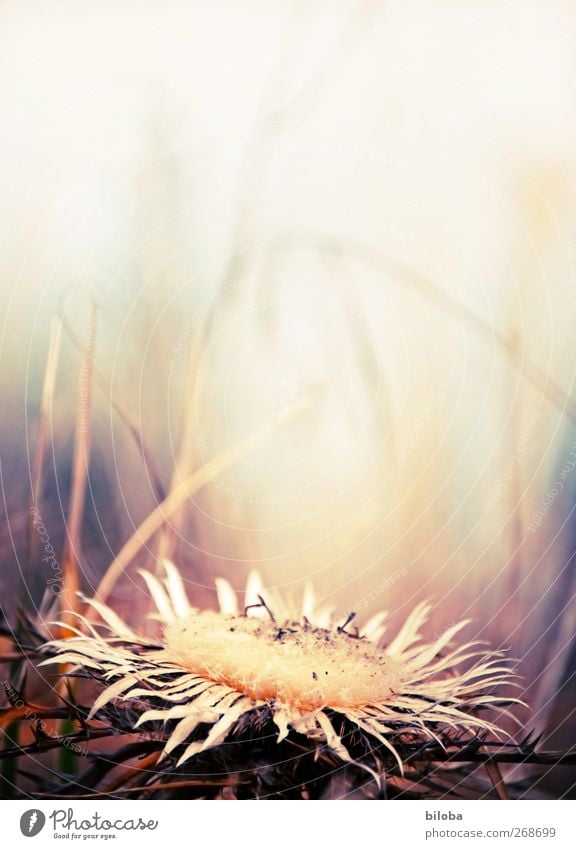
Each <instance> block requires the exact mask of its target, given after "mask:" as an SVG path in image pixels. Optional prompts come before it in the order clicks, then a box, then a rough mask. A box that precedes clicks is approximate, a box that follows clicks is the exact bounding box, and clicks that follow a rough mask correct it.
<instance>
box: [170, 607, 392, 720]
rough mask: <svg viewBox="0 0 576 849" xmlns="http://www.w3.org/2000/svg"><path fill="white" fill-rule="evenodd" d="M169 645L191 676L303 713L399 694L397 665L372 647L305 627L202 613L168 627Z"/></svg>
mask: <svg viewBox="0 0 576 849" xmlns="http://www.w3.org/2000/svg"><path fill="white" fill-rule="evenodd" d="M165 645H166V650H165V655H166V657H167V659H168V660H170V661H172V662H176V663H178V664H179V665H181V666H182V667H183V668H185V669H187V670H188V671H190V672H194V673H197V674H198V675H202V676H203V677H205V678H207V679H209V680H211V681H214V682H215V683H217V684H225V685H227V686H228V687H230V688H232V689H235V690H238V691H239V692H241V693H244V694H245V695H247V696H249V697H250V698H253V699H261V700H265V701H267V700H272V699H275V700H277V701H279V702H282V703H284V704H287V705H290V706H291V707H292V708H293V709H296V710H300V711H309V710H316V709H318V708H322V707H324V706H330V707H332V708H338V707H341V708H352V707H361V706H363V705H368V704H374V703H375V702H383V701H386V699H388V698H389V697H390V696H391V695H392V694H393V693H394V692H395V691H398V690H399V689H400V681H401V675H400V667H399V664H398V663H397V661H395V660H394V659H392V658H390V657H389V656H387V655H386V654H385V653H383V652H382V651H381V650H380V651H379V650H378V649H376V648H375V647H374V646H372V645H371V644H370V643H368V642H367V641H366V640H362V639H356V638H354V637H352V636H350V635H349V634H346V633H343V632H339V631H328V630H325V629H323V628H315V627H313V626H310V625H302V624H301V623H298V622H286V623H284V624H283V625H278V624H275V623H272V622H266V621H264V620H261V619H250V618H246V617H231V616H223V615H222V614H217V613H208V612H207V613H198V614H194V615H192V616H190V617H188V618H187V619H181V620H178V621H177V622H175V623H173V624H171V625H169V626H167V628H166V632H165Z"/></svg>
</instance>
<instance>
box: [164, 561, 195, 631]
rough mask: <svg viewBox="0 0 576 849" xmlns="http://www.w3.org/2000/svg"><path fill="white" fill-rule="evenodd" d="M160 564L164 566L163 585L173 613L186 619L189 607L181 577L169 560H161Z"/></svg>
mask: <svg viewBox="0 0 576 849" xmlns="http://www.w3.org/2000/svg"><path fill="white" fill-rule="evenodd" d="M162 562H163V564H164V569H165V570H166V580H165V581H164V584H165V586H166V589H167V590H168V595H169V596H170V601H171V602H172V607H173V608H174V612H175V613H176V616H179V617H180V618H182V619H186V617H187V616H189V615H190V610H191V607H190V602H189V601H188V595H187V594H186V589H185V587H184V582H183V580H182V576H181V575H180V572H179V571H178V569H177V568H176V566H175V565H174V564H173V563H172V561H171V560H163V561H162Z"/></svg>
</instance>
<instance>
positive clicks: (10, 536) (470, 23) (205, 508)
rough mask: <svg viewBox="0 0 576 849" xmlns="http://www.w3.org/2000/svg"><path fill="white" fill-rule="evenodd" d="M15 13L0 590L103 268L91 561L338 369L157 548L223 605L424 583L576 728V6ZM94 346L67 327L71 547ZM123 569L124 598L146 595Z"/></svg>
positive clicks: (9, 42)
mask: <svg viewBox="0 0 576 849" xmlns="http://www.w3.org/2000/svg"><path fill="white" fill-rule="evenodd" d="M0 16H1V18H2V28H1V35H0V40H1V49H0V77H1V80H2V82H1V86H0V116H1V118H0V121H1V129H0V152H1V180H2V189H1V191H0V237H1V239H2V252H1V260H0V261H1V268H2V285H1V289H0V298H1V304H2V318H3V325H2V336H1V346H2V347H1V367H2V371H1V380H2V397H3V410H2V417H1V420H0V428H1V435H2V485H3V497H4V503H5V510H6V514H7V521H6V522H5V523H4V529H3V530H2V533H1V536H0V543H1V554H2V559H3V562H2V587H3V590H4V592H8V590H9V589H10V588H12V587H13V586H14V585H15V582H16V579H17V578H18V576H19V574H20V571H21V570H22V569H24V554H23V553H24V549H25V527H26V521H27V518H26V517H27V508H28V504H29V502H30V494H31V484H30V477H29V463H30V462H31V457H32V454H33V451H34V446H35V440H36V438H37V427H38V417H39V407H40V398H41V388H42V380H43V375H44V370H45V366H46V357H47V350H48V344H49V333H50V324H51V320H52V317H53V316H54V314H55V313H56V312H57V311H59V310H61V311H63V312H64V315H65V319H66V323H67V327H68V329H71V330H73V332H74V333H75V334H76V336H77V337H78V339H79V340H80V342H81V343H85V340H86V338H87V337H88V334H89V332H90V331H89V305H90V293H91V294H92V295H93V297H94V298H95V299H96V301H97V302H98V306H99V317H98V326H97V332H96V337H95V348H94V350H95V354H94V357H95V359H94V362H95V367H96V369H97V370H98V373H99V375H100V376H101V379H102V385H99V386H95V387H94V394H93V399H92V402H91V406H90V410H89V414H90V420H91V428H92V441H93V444H92V461H91V465H90V475H89V484H90V487H89V492H88V495H87V501H86V508H85V513H84V522H83V536H82V543H83V548H82V552H81V557H80V565H81V568H82V571H83V574H84V578H85V583H86V587H89V586H95V585H96V584H97V583H98V577H99V576H100V575H101V574H102V573H103V571H104V570H105V568H106V566H107V565H108V564H109V562H110V561H111V560H112V558H113V556H114V554H115V553H116V552H117V551H118V549H119V547H120V546H121V545H122V543H123V542H124V541H125V540H126V539H127V537H128V536H129V535H130V533H131V532H132V531H133V530H134V528H135V527H137V526H138V524H139V523H140V522H141V521H142V520H143V519H144V518H145V517H146V515H147V514H148V513H149V512H150V510H152V509H153V508H154V506H155V505H156V504H157V502H158V500H159V498H161V497H162V496H163V495H165V494H166V493H167V492H168V491H169V490H170V487H173V486H175V485H177V483H178V481H179V480H181V479H182V478H184V477H186V476H187V475H189V474H190V473H191V472H192V471H193V470H194V469H195V468H197V467H199V466H200V465H202V464H203V463H206V462H208V461H209V460H210V459H211V458H213V457H215V456H217V455H218V453H219V452H221V451H222V450H224V449H226V448H227V447H228V446H229V445H231V444H239V443H240V442H241V441H242V440H243V439H244V438H245V437H246V436H247V435H248V434H250V433H252V432H253V431H254V430H255V429H257V428H258V427H260V426H261V425H262V424H263V423H266V422H267V421H269V420H270V419H271V418H274V417H278V416H280V415H281V414H282V412H283V411H284V410H285V409H286V407H287V405H290V403H292V402H294V401H296V400H297V399H298V398H299V397H300V396H301V394H302V393H305V392H306V391H307V390H308V389H310V387H313V386H314V387H319V394H318V396H317V398H316V400H315V402H314V403H313V405H312V407H311V408H310V410H308V412H306V413H303V414H302V415H301V416H300V417H299V418H298V419H297V420H295V421H294V422H292V423H288V424H286V425H285V426H282V425H279V426H278V429H277V430H276V431H275V433H274V435H273V436H272V437H270V438H268V439H263V440H262V442H261V443H260V444H259V445H258V446H257V448H256V449H255V450H254V451H252V452H251V453H249V454H248V455H247V456H245V457H241V458H239V459H238V462H236V463H235V464H234V465H232V466H231V467H230V468H229V469H228V470H227V471H225V472H223V473H222V475H221V476H220V477H219V478H218V479H217V480H216V481H215V482H214V483H212V484H211V485H209V486H208V487H206V488H204V489H203V490H201V491H200V492H199V493H198V494H197V495H196V496H195V497H194V498H192V499H190V500H189V501H188V502H187V504H186V505H185V507H184V508H183V509H182V510H180V511H178V512H177V513H175V514H174V515H173V516H172V517H171V520H170V523H169V524H168V525H167V527H166V529H165V532H164V533H163V534H162V535H156V537H155V538H154V539H153V540H152V541H151V543H150V544H148V545H147V546H146V547H144V548H143V551H142V553H141V555H140V556H139V558H138V561H137V562H138V564H139V565H144V564H145V563H146V564H148V565H149V564H150V562H151V561H152V560H153V559H154V558H155V557H156V556H157V555H158V553H159V552H161V553H164V554H170V555H171V556H172V557H173V559H174V560H175V561H176V562H178V563H179V565H181V566H182V568H183V569H184V571H185V574H186V577H187V579H188V580H189V581H190V582H191V591H192V592H195V593H196V594H197V596H198V597H199V598H200V597H202V596H204V597H206V599H209V598H210V592H211V590H210V588H211V587H212V586H213V578H214V576H215V575H218V574H225V575H226V576H227V577H229V578H230V580H232V581H233V583H234V584H235V585H236V586H237V587H238V588H240V587H241V586H242V585H243V583H244V581H245V578H246V575H247V573H248V571H249V569H250V568H251V567H252V566H256V567H258V568H259V569H261V571H262V572H263V573H264V576H265V579H266V581H267V582H268V583H269V584H272V585H274V586H280V587H282V588H284V591H285V592H287V593H288V594H291V595H293V596H294V597H296V596H297V595H298V593H299V592H301V589H302V586H303V583H304V581H305V580H306V579H307V578H311V579H312V580H313V582H314V585H315V586H316V587H317V589H318V590H319V592H320V594H321V595H322V596H327V597H329V598H330V600H331V601H332V602H333V603H334V604H336V605H337V606H338V607H339V608H341V609H343V610H346V611H347V610H349V609H357V610H359V611H360V612H362V615H365V614H366V615H367V614H368V613H369V612H370V611H374V610H377V609H379V608H386V609H388V610H390V611H391V613H392V615H393V617H394V616H397V617H403V616H405V614H406V612H407V611H408V610H409V609H410V608H411V607H412V606H413V604H414V603H415V601H416V600H419V599H421V598H424V597H428V596H431V597H433V598H435V599H436V600H437V601H438V610H437V613H436V619H435V622H434V623H432V627H433V628H439V627H441V626H442V625H445V624H446V623H447V622H451V621H452V620H454V619H455V618H459V617H462V616H471V617H472V618H473V619H474V626H473V627H472V628H471V631H475V632H476V633H478V634H480V635H481V636H482V637H483V638H487V639H489V640H490V642H492V643H493V644H495V645H503V646H507V647H511V648H512V650H513V652H514V653H515V654H516V656H518V657H520V658H522V659H523V673H524V675H525V684H526V685H527V687H528V690H529V693H528V698H530V699H531V701H532V704H533V710H534V716H533V719H532V723H531V724H532V725H534V726H537V727H538V728H539V730H543V729H544V728H546V727H547V728H548V730H549V731H555V730H556V729H558V728H559V726H560V724H561V723H563V722H565V723H570V722H571V719H570V713H569V711H570V709H571V708H566V710H564V709H563V708H562V707H561V705H562V703H563V700H558V699H557V698H556V693H557V691H558V690H559V688H560V687H561V685H562V684H563V683H564V684H566V686H568V683H569V680H570V679H571V675H572V671H573V669H574V658H573V657H571V656H572V654H573V651H574V637H573V635H574V629H575V625H576V608H575V605H574V592H575V589H576V578H575V576H574V568H573V563H572V560H571V556H572V550H573V540H574V536H575V534H574V522H573V518H572V511H573V507H574V503H575V500H574V493H575V485H576V471H574V470H573V469H572V468H571V467H570V461H571V459H572V457H571V454H570V452H571V451H572V450H573V446H574V444H575V443H576V417H575V412H574V406H575V405H574V402H573V401H571V397H573V396H574V387H573V381H574V367H575V365H576V358H575V356H574V354H575V347H574V327H575V319H576V244H575V236H576V232H575V226H574V225H575V222H576V196H575V193H574V185H573V181H574V179H575V177H576V155H575V153H574V150H575V147H574V140H575V132H576V97H575V91H574V88H575V80H576V50H575V36H576V5H575V4H574V2H571V1H570V2H568V0H566V2H562V0H546V2H545V0H533V1H532V2H527V0H522V2H502V0H435V2H411V0H400V2H398V1H397V2H375V0H372V2H364V3H362V2H337V0H326V2H317V0H312V2H311V1H310V0H298V2H285V3H274V2H255V0H248V2H245V3H235V2H233V0H215V2H210V3H207V2H200V0H196V2H194V0H192V2H176V0H166V1H165V2H163V3H157V2H156V3H155V2H145V1H144V0H141V2H139V3H137V4H135V3H132V4H119V3H117V2H108V0H98V2H96V0H93V2H90V0H83V2H80V3H71V2H67V3H60V2H54V0H50V2H46V0H42V2H28V0H19V2H18V3H8V2H3V3H1V4H0ZM80 366H81V355H80V353H79V351H78V349H77V347H75V345H74V344H73V341H72V339H71V337H70V333H69V332H68V330H66V329H65V331H64V334H63V342H62V355H61V360H60V364H59V370H58V377H57V383H56V391H55V400H54V405H53V410H52V414H51V432H50V439H49V450H48V461H49V462H48V468H47V477H46V482H45V487H44V495H43V503H42V512H43V516H44V520H45V524H46V525H47V527H48V530H49V532H50V534H51V536H52V537H53V539H54V541H55V545H57V544H62V543H63V540H64V533H65V523H64V521H63V519H64V518H65V516H66V511H67V509H68V499H69V490H70V474H71V462H72V440H73V431H74V415H75V412H74V411H75V409H76V406H77V396H78V381H79V373H80ZM111 398H112V401H113V402H114V404H117V405H119V406H120V407H121V409H122V410H123V412H124V413H125V415H126V416H127V417H129V418H130V420H131V421H132V422H133V423H134V424H135V426H136V429H137V432H138V438H136V439H135V438H133V434H132V435H131V434H130V433H129V432H128V430H127V428H126V425H125V422H124V421H122V419H121V418H120V417H119V416H118V415H117V412H116V410H115V407H114V406H113V404H112V403H111V400H110V399H111ZM140 442H141V443H142V444H143V445H144V446H145V452H146V455H147V457H148V458H149V459H150V460H151V461H152V464H153V466H154V469H155V474H156V475H157V478H158V485H156V486H155V485H154V484H153V481H152V473H151V469H150V467H149V466H148V467H147V463H146V462H145V461H144V459H143V455H142V451H141V450H140ZM575 453H576V452H575ZM567 464H568V465H567ZM562 470H564V473H563V472H562ZM562 474H563V477H562ZM560 483H561V484H562V486H560ZM551 493H552V494H551ZM535 514H536V518H535ZM127 574H128V578H127V580H128V583H126V582H125V585H124V587H123V588H122V587H120V588H118V593H119V597H120V598H122V597H124V598H127V597H129V598H130V599H132V600H133V599H134V597H135V594H136V593H138V594H142V602H143V603H144V595H143V593H142V590H141V587H140V584H139V581H138V580H136V582H135V583H134V584H132V583H131V582H132V581H133V576H134V574H135V572H134V564H132V565H131V566H130V567H129V569H128V573H127ZM42 580H43V579H42V577H40V578H38V575H37V574H36V573H33V574H30V575H28V576H27V581H28V582H29V585H30V587H31V593H32V595H33V596H34V597H35V598H36V600H37V601H38V600H39V597H41V595H42ZM126 593H128V596H126ZM567 682H568V683H567ZM571 703H572V700H571V699H568V704H569V705H570V704H571ZM559 705H560V707H559ZM558 733H560V731H558Z"/></svg>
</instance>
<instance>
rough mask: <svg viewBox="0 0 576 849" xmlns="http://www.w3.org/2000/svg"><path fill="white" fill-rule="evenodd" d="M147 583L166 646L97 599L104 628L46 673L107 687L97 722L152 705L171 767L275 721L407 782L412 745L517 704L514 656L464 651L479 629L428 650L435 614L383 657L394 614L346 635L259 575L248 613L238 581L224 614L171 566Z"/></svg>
mask: <svg viewBox="0 0 576 849" xmlns="http://www.w3.org/2000/svg"><path fill="white" fill-rule="evenodd" d="M142 575H143V578H144V580H145V581H146V583H147V585H148V588H149V590H150V594H151V596H152V598H153V600H154V603H155V607H156V612H155V614H153V615H154V617H155V618H157V619H159V621H160V623H161V626H162V636H161V638H160V639H159V640H156V641H154V640H152V639H151V638H149V637H147V636H144V635H142V634H139V633H138V632H137V631H135V630H133V629H132V628H131V627H130V626H129V625H128V624H127V623H125V622H124V621H122V619H121V618H120V617H119V616H118V615H117V614H116V613H115V612H114V611H113V610H112V609H111V608H110V607H107V606H106V605H104V604H102V603H100V602H99V601H98V600H97V599H85V600H86V601H87V603H88V604H89V605H91V607H92V608H93V609H94V610H95V612H96V613H97V614H98V617H99V622H98V623H97V625H96V626H93V625H91V624H90V622H88V620H87V619H86V618H84V617H82V616H79V617H78V620H79V621H78V628H77V629H75V632H74V636H72V637H69V638H68V639H65V640H55V641H52V642H51V643H48V644H47V648H48V649H49V650H50V652H51V654H52V656H51V657H50V658H49V659H48V660H46V661H44V663H48V664H49V663H58V664H63V663H67V664H74V665H76V666H78V667H80V668H82V669H84V670H86V671H87V672H89V673H90V675H92V676H94V677H95V678H97V679H98V680H100V681H101V682H102V683H103V684H105V685H106V686H105V688H104V690H103V691H102V692H101V693H100V694H99V695H98V697H97V698H96V700H95V702H94V704H93V706H92V709H91V713H90V716H91V717H92V716H96V715H97V714H98V712H99V711H100V710H102V709H103V708H104V707H105V706H106V705H108V704H109V703H110V702H115V701H119V702H130V701H134V700H138V704H139V705H141V704H142V703H144V704H145V709H143V710H142V711H141V712H140V715H139V716H138V718H137V721H136V723H135V727H139V726H145V725H147V724H149V723H160V724H161V725H162V726H163V727H164V728H165V729H166V744H165V747H164V752H163V755H164V756H168V755H172V753H174V756H175V757H176V758H177V762H178V764H181V763H184V762H186V761H188V760H190V759H191V758H194V757H195V756H196V755H198V754H199V753H201V752H205V751H207V750H209V749H212V748H214V747H216V746H219V745H221V744H222V743H224V742H225V741H227V740H229V739H233V738H234V735H235V732H236V730H237V729H238V727H239V726H240V724H241V723H242V722H244V723H245V721H246V720H247V719H248V720H249V719H250V717H256V716H261V715H262V713H264V714H266V716H267V717H268V718H269V719H271V720H272V721H273V723H274V724H275V726H276V732H277V740H278V742H281V741H282V740H284V739H286V738H287V737H289V735H291V734H296V735H304V736H305V737H307V738H309V740H312V741H315V743H317V744H318V746H322V747H326V748H327V749H328V750H330V751H331V752H332V754H333V755H336V756H337V757H338V758H340V759H341V760H343V761H348V762H354V763H357V761H356V760H355V759H354V757H353V755H352V753H351V748H352V747H351V746H350V744H349V738H351V736H353V734H361V735H363V737H364V738H365V739H367V740H369V741H370V744H371V745H372V746H374V745H378V744H380V747H384V749H385V750H386V751H387V752H388V754H389V756H390V757H392V758H393V759H395V760H396V762H397V765H398V767H399V769H400V770H402V760H401V756H400V754H399V751H398V749H399V747H400V744H401V743H402V741H405V740H407V739H409V740H410V741H414V740H416V741H417V740H421V741H423V742H425V741H427V740H436V741H438V742H440V743H443V742H444V741H445V740H447V739H448V735H449V734H450V733H451V732H454V731H456V732H464V733H470V734H472V735H476V734H478V733H479V732H489V731H490V732H498V730H499V729H498V728H497V726H496V725H494V724H493V723H492V722H490V721H489V720H486V719H485V718H483V717H480V716H479V711H481V710H482V709H484V708H490V707H494V706H496V705H500V706H502V705H504V704H506V703H510V702H513V701H515V700H514V699H510V698H508V697H502V696H498V695H495V694H493V690H494V688H495V687H499V686H501V685H509V684H510V683H511V679H512V677H513V675H512V672H511V670H510V667H509V666H508V665H507V664H506V663H505V661H504V660H503V657H502V653H501V652H489V651H486V649H485V648H483V647H482V646H481V645H480V644H479V643H477V642H466V643H463V644H461V645H460V646H455V645H454V644H453V641H454V638H455V637H456V636H457V634H458V633H459V632H460V631H461V630H462V629H463V628H464V627H465V626H466V624H467V622H466V621H462V622H458V623H457V624H455V625H452V626H451V627H450V628H448V629H447V630H446V631H445V632H444V633H442V634H441V635H440V636H438V637H437V638H436V639H435V640H434V641H433V642H426V641H425V640H424V639H423V638H422V635H421V629H422V626H423V625H424V623H425V622H426V619H427V617H428V615H429V613H430V609H431V607H430V605H429V604H428V603H421V604H419V605H417V606H416V607H415V609H414V610H413V611H412V613H411V614H410V615H409V616H408V618H407V619H406V621H405V623H404V625H403V626H402V628H401V629H400V631H399V632H398V633H397V634H396V635H395V637H394V638H393V639H392V640H391V641H389V642H388V643H387V644H386V645H385V646H383V647H380V642H381V639H382V636H383V633H384V630H385V627H386V626H385V624H384V621H385V614H383V613H380V614H377V615H376V616H374V617H372V619H371V620H370V621H369V622H367V623H366V624H365V625H364V627H363V628H362V629H361V630H360V631H358V630H357V629H356V628H354V627H353V626H352V624H351V621H352V619H353V614H350V615H349V616H348V618H347V619H346V620H345V621H343V620H340V624H336V623H337V621H338V620H336V619H334V618H333V616H332V612H331V611H330V610H328V609H319V608H318V607H317V605H316V604H315V600H314V596H313V592H312V590H311V588H310V587H307V588H306V591H305V593H304V598H303V601H302V605H301V607H300V610H299V613H298V615H297V616H295V615H294V611H293V610H289V609H287V608H286V605H285V604H284V603H283V601H282V599H281V598H280V597H278V596H277V595H275V594H274V593H266V592H265V591H264V589H263V587H262V586H261V583H260V581H259V578H258V576H257V575H256V574H252V575H251V577H250V579H249V581H248V586H247V591H246V606H245V608H244V609H243V610H240V609H239V606H238V601H237V598H236V595H235V593H234V591H233V590H232V588H231V586H230V585H229V584H228V582H226V581H224V580H222V579H218V580H217V582H216V587H217V593H218V599H219V603H220V612H217V613H216V612H211V611H199V610H197V609H195V608H193V607H192V606H191V605H190V602H189V599H188V596H187V594H186V591H185V588H184V585H183V582H182V578H181V576H180V574H179V572H178V570H177V569H176V567H175V566H174V565H173V564H171V563H169V562H167V563H165V564H164V576H163V578H162V579H159V578H157V577H155V576H154V575H152V574H151V573H149V572H142ZM501 709H502V708H501ZM343 729H345V730H343ZM359 765H360V766H362V764H359ZM369 771H372V770H370V769H369Z"/></svg>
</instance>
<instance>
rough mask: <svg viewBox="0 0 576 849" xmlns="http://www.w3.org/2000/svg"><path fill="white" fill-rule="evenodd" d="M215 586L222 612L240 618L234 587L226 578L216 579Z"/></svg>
mask: <svg viewBox="0 0 576 849" xmlns="http://www.w3.org/2000/svg"><path fill="white" fill-rule="evenodd" d="M215 584H216V593H217V594H218V604H219V605H220V612H221V613H225V614H229V615H231V616H238V614H239V610H238V599H237V597H236V593H235V592H234V589H233V587H232V585H231V584H230V583H229V582H228V581H227V580H226V579H225V578H216V580H215Z"/></svg>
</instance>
